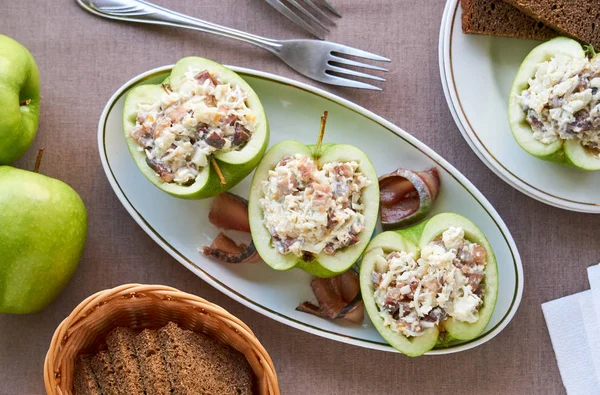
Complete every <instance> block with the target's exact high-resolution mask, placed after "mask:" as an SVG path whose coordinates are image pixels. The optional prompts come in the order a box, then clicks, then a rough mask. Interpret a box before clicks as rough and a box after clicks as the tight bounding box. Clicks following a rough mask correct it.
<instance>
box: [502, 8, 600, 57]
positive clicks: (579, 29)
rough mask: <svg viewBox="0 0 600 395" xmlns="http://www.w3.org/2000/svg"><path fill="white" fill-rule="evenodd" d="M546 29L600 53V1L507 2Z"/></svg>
mask: <svg viewBox="0 0 600 395" xmlns="http://www.w3.org/2000/svg"><path fill="white" fill-rule="evenodd" d="M505 1H506V2H507V3H509V4H511V5H513V6H515V7H517V8H518V9H519V10H521V11H523V12H524V13H525V14H527V15H530V16H531V17H533V18H535V19H537V20H539V21H541V22H543V23H544V24H545V25H547V26H549V27H551V28H553V29H555V30H557V31H559V32H561V33H564V34H566V35H569V36H571V37H573V38H576V39H577V40H579V41H582V42H584V43H586V44H592V45H593V46H594V47H595V48H596V49H600V1H598V0H505Z"/></svg>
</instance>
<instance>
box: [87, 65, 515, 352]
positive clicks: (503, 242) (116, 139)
mask: <svg viewBox="0 0 600 395" xmlns="http://www.w3.org/2000/svg"><path fill="white" fill-rule="evenodd" d="M171 67H172V66H166V67H161V68H158V69H155V70H151V71H148V72H147V73H144V74H141V75H139V76H137V77H135V78H133V79H132V80H131V81H128V82H127V83H125V85H123V86H122V87H121V88H120V89H119V90H118V91H117V92H116V93H115V94H114V95H113V96H112V97H111V98H110V100H109V101H108V103H107V104H106V107H105V109H104V111H103V113H102V116H101V118H100V123H99V126H98V147H99V151H100V158H101V160H102V165H103V167H104V171H105V173H106V176H107V177H108V180H109V182H110V184H111V186H112V188H113V189H114V191H115V193H116V195H117V196H118V198H119V200H120V201H121V203H123V205H124V206H125V208H126V209H127V211H128V212H129V213H130V214H131V216H132V217H133V219H134V220H135V221H136V222H137V223H138V224H139V225H140V226H141V227H142V229H144V231H146V233H148V235H150V237H152V238H153V239H154V240H155V241H156V242H157V243H158V244H159V245H160V246H161V247H162V248H163V249H164V250H165V251H167V252H168V253H169V254H171V255H172V256H173V257H174V258H175V259H177V260H178V261H179V262H181V264H183V265H184V266H185V267H187V268H188V269H189V270H190V271H192V272H193V273H194V274H196V275H197V276H199V277H200V278H202V279H203V280H205V281H206V282H208V283H209V284H211V285H212V286H214V287H215V288H217V289H219V290H220V291H222V292H223V293H225V294H226V295H228V296H230V297H232V298H233V299H235V300H237V301H238V302H240V303H242V304H244V305H246V306H248V307H249V308H251V309H253V310H255V311H257V312H259V313H261V314H264V315H266V316H268V317H270V318H273V319H275V320H277V321H279V322H282V323H284V324H287V325H290V326H292V327H294V328H297V329H301V330H304V331H306V332H310V333H313V334H316V335H319V336H323V337H326V338H329V339H333V340H337V341H341V342H345V343H350V344H354V345H357V346H362V347H367V348H372V349H377V350H384V351H394V349H393V348H392V347H390V346H389V345H388V344H387V343H386V342H385V341H384V340H383V339H382V338H381V337H380V336H379V334H378V332H377V331H376V330H375V328H374V327H373V326H372V324H371V322H370V321H369V319H368V318H365V322H364V324H363V325H352V324H349V323H345V322H340V321H328V320H324V319H321V318H318V317H315V316H312V315H308V314H305V313H301V312H299V311H296V310H295V308H296V306H298V304H299V303H300V302H302V301H305V300H313V299H314V298H313V295H312V291H311V288H310V281H311V276H310V275H308V274H306V273H304V272H302V271H301V270H298V269H293V270H290V271H287V272H278V271H275V270H272V269H270V268H269V267H268V266H267V265H264V264H242V265H227V264H224V263H221V262H216V261H213V260H211V259H208V258H206V257H204V256H203V255H202V254H200V253H199V252H198V247H200V246H203V245H207V244H210V243H211V241H212V239H213V238H214V237H215V236H216V235H217V233H218V230H217V229H216V228H214V227H213V226H212V225H211V224H210V223H209V222H208V211H209V208H210V204H211V199H208V200H198V201H189V200H181V199H177V198H174V197H171V196H169V195H167V194H166V193H164V192H162V191H161V190H159V189H158V188H156V187H155V186H154V185H152V184H151V183H150V182H149V181H148V180H147V179H146V177H144V175H143V174H142V173H141V172H140V171H139V170H138V169H137V167H136V165H135V163H134V161H133V159H132V158H131V156H130V155H129V151H128V149H127V146H126V143H125V137H124V133H123V126H122V115H123V114H122V107H123V101H124V96H125V94H126V93H127V91H128V90H129V89H131V88H132V87H134V86H135V85H138V84H148V83H158V82H160V81H162V80H163V79H164V78H165V77H166V76H167V75H168V73H169V72H170V69H171ZM232 69H233V70H235V71H237V72H238V73H239V74H240V75H241V76H242V77H243V78H244V79H245V80H246V81H248V83H249V84H250V85H251V86H252V88H253V89H254V90H255V91H256V93H257V94H258V95H259V96H260V98H261V100H262V103H263V105H264V107H265V109H266V112H267V116H268V118H269V124H270V127H271V142H270V143H271V145H272V144H275V143H277V142H279V141H282V140H287V139H295V140H300V141H303V142H306V143H312V142H313V141H315V140H316V138H317V135H318V130H319V122H320V116H321V114H322V113H323V110H328V111H329V120H328V122H327V133H326V138H325V140H326V141H334V142H339V143H348V144H352V145H355V146H358V147H360V148H361V149H363V150H364V151H365V152H366V153H367V155H369V156H370V158H371V159H372V160H373V163H374V165H375V168H376V170H377V172H378V174H384V173H388V172H391V171H393V170H395V169H397V168H399V167H405V168H409V169H416V170H421V169H426V168H429V167H432V166H436V167H437V168H438V169H439V172H440V177H441V182H442V188H441V193H440V195H439V197H438V199H437V201H436V202H435V204H434V210H433V212H434V213H437V212H445V211H452V212H456V213H459V214H462V215H465V216H467V217H469V218H470V219H471V220H473V222H475V223H476V224H477V225H478V226H479V227H480V228H481V229H482V230H483V232H484V233H485V234H486V235H487V237H488V239H489V240H490V242H491V244H492V246H493V249H494V252H495V254H496V257H497V260H498V272H499V295H498V302H497V305H496V310H495V311H494V315H493V316H492V319H491V321H490V323H489V325H488V327H487V328H486V330H485V331H484V333H483V334H482V335H481V336H479V337H478V338H476V339H474V340H471V341H467V342H455V343H451V344H450V345H449V346H448V347H444V348H437V349H434V350H432V351H430V352H428V354H434V355H435V354H446V353H452V352H458V351H463V350H467V349H470V348H472V347H475V346H477V345H480V344H482V343H484V342H486V341H488V340H490V339H492V338H493V337H494V336H496V335H497V334H498V333H499V332H500V331H501V330H502V329H503V328H504V327H505V326H506V325H507V324H508V323H509V322H510V320H511V319H512V317H513V316H514V314H515V312H516V310H517V307H518V306H519V303H520V301H521V295H522V292H523V269H522V266H521V259H520V257H519V253H518V251H517V248H516V246H515V243H514V241H513V239H512V237H511V235H510V232H509V231H508V229H507V228H506V226H505V225H504V222H503V221H502V219H501V218H500V217H499V216H498V213H496V210H494V208H493V207H492V206H491V205H490V203H489V202H488V201H487V200H486V199H485V198H484V197H483V195H482V194H481V193H480V192H479V191H478V190H477V189H476V188H475V187H474V186H473V184H471V183H470V182H469V181H468V180H467V179H466V178H465V177H464V176H463V175H462V174H460V173H459V172H458V171H457V170H456V169H455V168H454V167H452V165H450V164H449V163H448V162H446V161H445V160H444V159H442V158H441V157H440V156H438V155H437V154H436V153H435V152H433V151H432V150H431V149H429V148H428V147H426V146H425V145H424V144H422V143H421V142H419V141H418V140H416V139H415V138H413V137H412V136H410V135H409V134H407V133H406V132H404V131H403V130H401V129H399V128H398V127H397V126H394V125H393V124H391V123H390V122H388V121H386V120H384V119H382V118H381V117H379V116H377V115H375V114H373V113H371V112H369V111H367V110H365V109H364V108H361V107H359V106H357V105H356V104H353V103H351V102H349V101H347V100H344V99H342V98H339V97H337V96H335V95H332V94H330V93H327V92H325V91H322V90H320V89H317V88H313V87H311V86H309V85H306V84H302V83H299V82H295V81H292V80H289V79H286V78H282V77H278V76H275V75H272V74H267V73H263V72H259V71H254V70H249V69H244V68H240V67H232ZM250 179H251V177H248V178H247V179H246V180H244V181H243V182H242V183H241V184H240V185H238V186H236V187H235V188H234V189H233V190H232V192H233V193H236V194H239V195H241V196H243V197H247V196H248V190H249V183H250Z"/></svg>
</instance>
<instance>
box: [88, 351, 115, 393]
mask: <svg viewBox="0 0 600 395" xmlns="http://www.w3.org/2000/svg"><path fill="white" fill-rule="evenodd" d="M92 370H93V371H94V376H96V380H98V385H100V391H101V392H102V395H119V384H118V382H117V375H116V374H115V371H114V369H113V367H112V364H111V361H110V354H109V353H108V351H106V350H104V351H99V352H98V353H97V354H96V355H94V357H93V358H92Z"/></svg>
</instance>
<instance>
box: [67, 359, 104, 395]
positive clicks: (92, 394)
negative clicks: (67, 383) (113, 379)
mask: <svg viewBox="0 0 600 395" xmlns="http://www.w3.org/2000/svg"><path fill="white" fill-rule="evenodd" d="M73 389H74V391H75V395H102V392H100V387H99V386H98V381H96V376H95V375H94V371H93V370H92V356H91V355H87V354H86V355H80V356H78V357H77V361H76V362H75V370H74V372H73Z"/></svg>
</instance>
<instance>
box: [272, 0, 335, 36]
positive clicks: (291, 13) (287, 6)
mask: <svg viewBox="0 0 600 395" xmlns="http://www.w3.org/2000/svg"><path fill="white" fill-rule="evenodd" d="M266 2H267V3H269V4H270V5H271V6H272V7H273V8H275V9H276V10H277V11H279V12H280V13H282V14H283V15H285V16H286V17H287V18H288V19H290V20H291V21H292V22H294V23H296V24H297V25H299V26H300V27H302V28H303V29H304V30H306V31H308V32H309V33H310V34H312V35H314V36H316V37H318V38H320V39H323V38H324V37H325V33H327V32H328V31H329V27H328V26H335V22H334V20H333V19H332V18H331V17H330V15H329V14H333V15H335V16H336V17H341V16H342V15H340V13H339V12H338V11H337V10H336V9H335V8H334V7H333V6H332V5H331V4H330V3H329V2H328V1H327V0H266Z"/></svg>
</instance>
